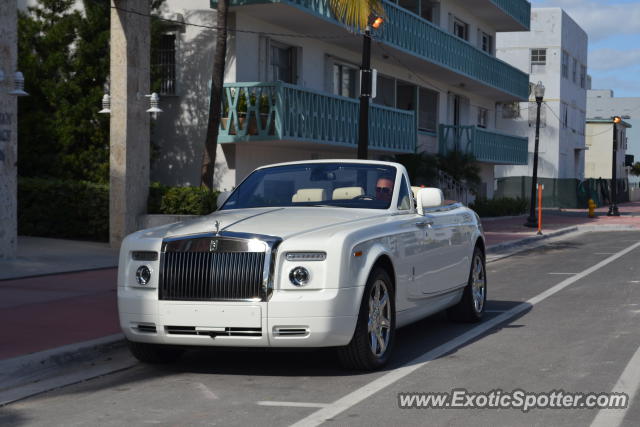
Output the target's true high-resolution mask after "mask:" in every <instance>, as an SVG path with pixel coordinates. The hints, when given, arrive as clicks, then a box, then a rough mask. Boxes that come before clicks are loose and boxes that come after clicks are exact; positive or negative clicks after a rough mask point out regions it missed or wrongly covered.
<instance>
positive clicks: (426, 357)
mask: <svg viewBox="0 0 640 427" xmlns="http://www.w3.org/2000/svg"><path fill="white" fill-rule="evenodd" d="M637 247H640V242H636V243H635V244H633V245H631V246H629V247H627V248H625V249H623V250H621V251H620V252H618V253H616V254H615V255H612V256H610V257H608V258H606V259H604V260H602V261H600V262H599V263H597V264H595V265H593V266H591V267H589V268H587V269H586V270H583V271H581V272H580V273H578V274H576V275H575V276H573V277H569V278H567V279H565V280H563V281H562V282H560V283H558V284H557V285H554V286H552V287H551V288H549V289H547V290H546V291H544V292H542V293H540V294H538V295H536V296H534V297H533V298H531V299H529V300H528V301H526V302H523V303H521V304H518V305H517V306H515V307H513V308H512V309H511V310H509V311H506V312H504V313H502V314H500V315H498V316H496V317H493V318H491V319H489V320H488V321H486V322H484V323H481V324H479V325H478V326H476V327H474V328H472V329H470V330H468V331H467V332H465V333H464V334H462V335H459V336H457V337H456V338H454V339H453V340H451V341H448V342H446V343H444V344H442V345H440V346H438V347H436V348H434V349H433V350H431V351H428V352H426V353H424V354H422V355H421V356H418V357H416V358H415V359H413V360H411V361H409V362H408V363H406V364H405V365H403V366H400V367H398V368H395V369H393V370H391V371H389V372H387V373H386V374H384V375H382V376H381V377H378V378H376V379H375V380H373V381H371V382H370V383H368V384H365V385H364V386H362V387H360V388H359V389H357V390H354V391H352V392H351V393H349V394H347V395H346V396H343V397H341V398H340V399H338V400H336V401H335V402H333V403H331V404H330V405H329V406H327V407H325V408H322V409H319V410H318V411H316V412H314V413H312V414H310V415H309V416H307V417H305V418H303V419H301V420H300V421H298V422H296V423H295V424H292V427H302V426H305V427H307V426H317V425H320V424H322V423H324V422H325V421H328V420H330V419H332V418H333V417H335V416H336V415H338V414H341V413H342V412H344V411H346V410H347V409H349V408H352V407H353V406H355V405H357V404H358V403H360V402H362V401H363V400H365V399H366V398H368V397H369V396H372V395H374V394H375V393H378V392H379V391H381V390H383V389H384V388H386V387H388V386H390V385H391V384H393V383H395V382H397V381H399V380H401V379H402V378H404V377H406V376H407V375H409V374H411V373H412V372H414V371H416V370H418V369H420V368H422V367H423V366H425V365H426V364H428V363H429V362H431V361H433V360H435V359H437V358H439V357H442V356H444V355H445V354H447V353H449V352H451V351H453V350H455V349H457V348H458V347H461V346H463V345H464V344H466V343H468V342H470V341H472V340H474V339H475V338H477V337H478V336H480V335H482V334H484V333H485V332H488V331H489V330H491V329H493V328H494V327H496V326H498V325H500V324H502V323H504V322H506V321H508V320H510V319H511V318H513V317H515V316H517V315H519V314H521V313H524V312H526V311H528V310H530V309H531V307H533V306H534V305H536V304H538V303H540V302H542V301H544V300H545V299H547V298H549V297H550V296H552V295H554V294H556V293H558V292H560V291H562V290H563V289H565V288H566V287H568V286H570V285H572V284H573V283H575V282H577V281H578V280H580V279H582V278H583V277H586V276H588V275H589V274H591V273H593V272H594V271H597V270H599V269H601V268H602V267H604V266H606V265H607V264H610V263H612V262H613V261H615V260H617V259H618V258H620V257H622V256H624V255H626V254H627V253H629V252H631V251H632V250H634V249H636V248H637Z"/></svg>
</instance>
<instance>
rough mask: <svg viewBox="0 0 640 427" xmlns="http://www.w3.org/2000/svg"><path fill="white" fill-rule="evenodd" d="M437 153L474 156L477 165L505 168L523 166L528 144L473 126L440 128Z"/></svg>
mask: <svg viewBox="0 0 640 427" xmlns="http://www.w3.org/2000/svg"><path fill="white" fill-rule="evenodd" d="M438 142H439V150H440V153H441V154H446V153H447V152H449V151H452V150H460V151H463V152H465V153H470V154H473V156H474V157H475V158H476V160H478V161H479V162H485V163H496V164H504V165H526V164H527V161H528V148H529V142H528V140H527V138H523V137H520V136H513V135H509V134H506V133H502V132H497V131H495V130H487V129H483V128H479V127H476V126H453V125H440V132H439V141H438Z"/></svg>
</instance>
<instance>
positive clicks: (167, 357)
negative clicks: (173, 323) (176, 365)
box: [127, 340, 184, 364]
mask: <svg viewBox="0 0 640 427" xmlns="http://www.w3.org/2000/svg"><path fill="white" fill-rule="evenodd" d="M127 345H128V346H129V351H131V354H133V356H134V357H135V358H136V359H138V360H139V361H141V362H144V363H151V364H158V363H171V362H175V361H176V360H178V359H179V358H180V356H181V355H182V353H183V351H184V349H183V348H181V347H177V346H173V345H163V344H148V343H143V342H134V341H129V340H127Z"/></svg>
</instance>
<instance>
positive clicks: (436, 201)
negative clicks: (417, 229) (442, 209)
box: [416, 188, 444, 215]
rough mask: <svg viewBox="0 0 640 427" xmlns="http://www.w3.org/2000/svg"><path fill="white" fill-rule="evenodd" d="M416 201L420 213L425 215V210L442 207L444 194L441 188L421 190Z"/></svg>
mask: <svg viewBox="0 0 640 427" xmlns="http://www.w3.org/2000/svg"><path fill="white" fill-rule="evenodd" d="M416 199H417V200H416V204H417V205H418V213H419V214H420V215H424V211H425V209H428V208H435V207H438V206H442V203H443V202H444V194H442V190H440V189H439V188H421V189H420V190H419V191H418V195H417V197H416Z"/></svg>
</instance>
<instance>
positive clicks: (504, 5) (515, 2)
mask: <svg viewBox="0 0 640 427" xmlns="http://www.w3.org/2000/svg"><path fill="white" fill-rule="evenodd" d="M490 1H491V3H493V4H495V5H496V6H498V7H499V8H500V9H502V10H503V11H504V12H505V13H507V14H508V15H509V16H511V17H512V18H513V19H515V20H516V21H518V23H519V24H520V25H522V26H524V27H526V28H530V27H531V3H529V2H528V1H527V0H490Z"/></svg>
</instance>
